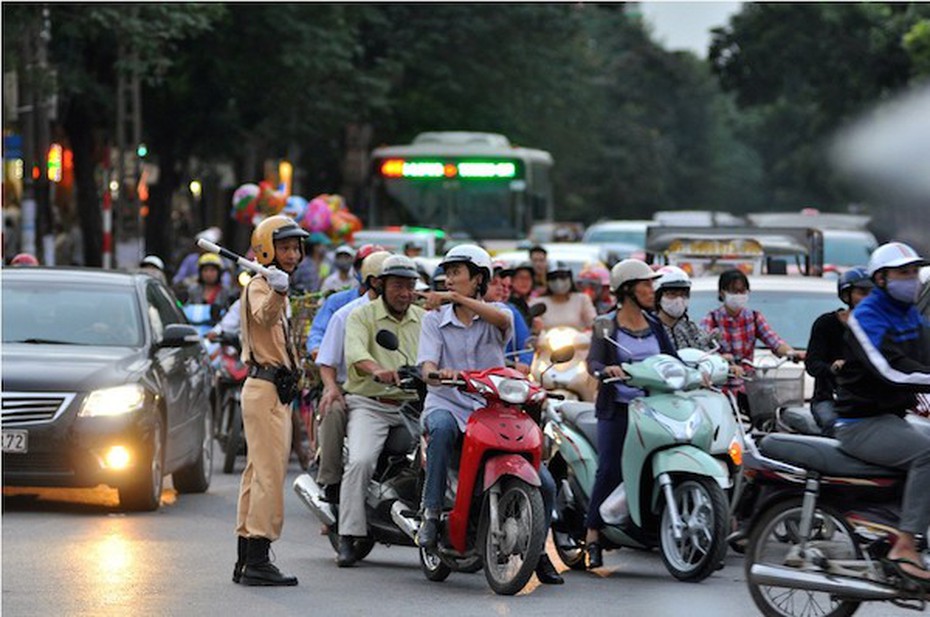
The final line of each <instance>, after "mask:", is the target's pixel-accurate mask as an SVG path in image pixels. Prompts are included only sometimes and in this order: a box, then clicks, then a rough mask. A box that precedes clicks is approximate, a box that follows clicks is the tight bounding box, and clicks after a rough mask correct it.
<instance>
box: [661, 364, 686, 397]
mask: <svg viewBox="0 0 930 617" xmlns="http://www.w3.org/2000/svg"><path fill="white" fill-rule="evenodd" d="M655 371H656V372H657V373H658V374H659V375H660V376H661V377H662V379H663V380H665V383H666V385H667V386H668V387H669V388H671V389H672V390H681V389H682V388H684V387H685V385H686V384H687V383H688V371H687V370H685V366H684V365H683V364H681V363H680V362H660V363H657V364H656V365H655Z"/></svg>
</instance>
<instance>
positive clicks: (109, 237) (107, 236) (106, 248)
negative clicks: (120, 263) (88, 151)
mask: <svg viewBox="0 0 930 617" xmlns="http://www.w3.org/2000/svg"><path fill="white" fill-rule="evenodd" d="M103 268H104V270H110V269H112V268H113V195H112V191H111V190H110V149H109V148H106V150H105V151H104V154H103Z"/></svg>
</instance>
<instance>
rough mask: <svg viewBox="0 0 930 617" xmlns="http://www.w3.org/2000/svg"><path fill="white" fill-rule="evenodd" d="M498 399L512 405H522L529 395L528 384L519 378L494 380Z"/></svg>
mask: <svg viewBox="0 0 930 617" xmlns="http://www.w3.org/2000/svg"><path fill="white" fill-rule="evenodd" d="M494 385H496V386H497V394H498V396H500V399H501V400H502V401H504V402H506V403H510V404H512V405H522V404H523V403H525V402H526V401H527V399H528V398H529V396H530V384H528V383H526V382H525V381H523V380H521V379H500V380H499V381H498V380H495V384H494Z"/></svg>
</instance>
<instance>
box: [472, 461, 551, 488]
mask: <svg viewBox="0 0 930 617" xmlns="http://www.w3.org/2000/svg"><path fill="white" fill-rule="evenodd" d="M504 476H514V477H517V478H520V479H521V480H523V481H524V482H526V483H527V484H529V485H530V486H537V487H538V486H540V485H541V484H542V482H540V480H539V472H538V471H537V470H536V469H535V468H534V467H533V464H532V463H530V462H529V461H528V460H526V459H525V458H523V457H522V456H520V455H519V454H499V455H497V456H492V457H491V458H489V459H488V460H487V461H485V463H484V489H483V490H485V491H486V490H488V489H489V488H491V487H492V486H494V484H496V483H497V481H498V480H500V479H501V478H503V477H504Z"/></svg>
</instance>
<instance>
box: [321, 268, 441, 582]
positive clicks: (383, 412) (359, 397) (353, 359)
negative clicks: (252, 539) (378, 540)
mask: <svg viewBox="0 0 930 617" xmlns="http://www.w3.org/2000/svg"><path fill="white" fill-rule="evenodd" d="M378 278H379V279H380V284H381V292H382V293H381V297H380V298H379V299H377V300H374V301H372V302H370V303H369V304H367V305H365V306H361V307H359V308H357V309H355V310H354V311H352V313H351V314H350V315H349V318H348V321H347V322H346V336H345V355H346V366H347V367H348V374H347V378H346V382H345V390H346V396H345V400H346V405H347V407H348V409H349V425H348V430H347V431H346V443H347V450H348V460H347V461H346V465H345V471H344V472H343V474H342V486H341V488H340V491H339V550H338V554H337V557H336V563H337V565H338V566H339V567H346V566H351V565H353V564H354V563H355V562H356V561H357V560H358V557H357V555H356V552H355V542H354V540H355V539H356V538H364V537H366V536H367V535H368V521H367V517H366V515H365V493H366V491H367V490H368V484H369V483H370V482H371V477H372V474H373V473H374V471H375V466H376V465H377V463H378V457H379V456H380V455H381V451H382V450H383V449H384V443H385V441H386V440H387V436H388V433H389V432H390V430H391V428H392V427H395V426H404V420H403V417H402V416H401V415H400V408H401V406H402V405H403V404H404V403H405V402H408V401H411V400H416V398H417V395H416V393H411V392H408V391H405V390H402V389H401V388H400V387H399V386H400V376H399V375H398V372H397V371H398V369H399V368H400V367H401V366H403V365H404V364H407V363H409V362H412V361H413V360H414V358H416V357H417V351H418V347H419V340H420V324H421V320H422V319H423V316H424V314H425V311H424V310H423V309H421V308H420V307H418V306H416V305H415V304H414V303H413V301H414V298H416V292H415V291H414V290H415V288H416V284H417V280H418V279H419V278H420V275H419V274H418V273H417V268H416V264H415V263H414V262H413V260H412V259H410V258H409V257H406V256H404V255H391V256H390V257H387V258H386V259H385V260H384V261H383V262H382V264H381V273H380V275H379V277H378ZM382 329H385V330H388V331H390V332H393V333H394V334H395V335H396V336H397V340H398V349H397V350H396V351H390V350H387V349H385V348H383V347H381V345H379V344H378V342H377V341H376V337H377V334H378V331H379V330H382Z"/></svg>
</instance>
